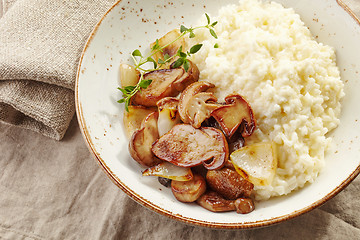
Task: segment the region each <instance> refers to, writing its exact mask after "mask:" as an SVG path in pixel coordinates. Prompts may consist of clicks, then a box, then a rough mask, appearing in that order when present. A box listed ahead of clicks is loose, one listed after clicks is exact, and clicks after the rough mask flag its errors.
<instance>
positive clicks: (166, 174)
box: [142, 162, 193, 181]
mask: <svg viewBox="0 0 360 240" xmlns="http://www.w3.org/2000/svg"><path fill="white" fill-rule="evenodd" d="M142 175H143V176H158V177H163V178H168V179H171V180H176V181H190V180H191V179H192V178H193V173H192V172H191V169H190V168H184V167H178V166H175V165H173V164H171V163H169V162H162V163H159V164H157V165H155V166H153V167H150V168H148V169H146V170H145V171H144V172H143V173H142Z"/></svg>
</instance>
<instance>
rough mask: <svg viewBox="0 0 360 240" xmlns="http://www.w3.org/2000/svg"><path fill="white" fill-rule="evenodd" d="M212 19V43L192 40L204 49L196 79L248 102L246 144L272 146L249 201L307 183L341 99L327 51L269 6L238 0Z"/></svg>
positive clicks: (283, 11)
mask: <svg viewBox="0 0 360 240" xmlns="http://www.w3.org/2000/svg"><path fill="white" fill-rule="evenodd" d="M211 19H212V21H213V20H215V17H213V16H211ZM216 20H218V22H219V23H218V24H217V25H216V27H215V30H216V33H217V35H218V39H214V38H212V37H211V36H210V35H209V33H208V31H200V32H197V34H196V38H195V39H193V40H194V42H197V43H198V42H202V43H203V44H204V45H203V47H202V49H201V50H200V51H199V52H198V53H197V54H195V55H194V56H193V59H192V60H193V61H194V62H195V63H196V64H197V66H198V67H199V70H200V80H206V81H209V82H212V83H214V84H215V85H216V87H217V88H216V90H215V91H216V92H215V93H216V95H217V96H218V98H219V99H220V100H221V99H223V98H224V97H225V96H227V95H229V94H231V93H239V94H241V95H242V96H244V97H245V98H246V99H247V100H248V101H249V103H250V105H251V106H252V108H253V110H254V113H255V116H256V119H257V123H258V128H257V130H256V132H255V134H253V135H254V136H252V137H250V139H249V138H248V139H247V140H246V141H247V142H246V143H247V144H251V142H254V141H274V142H275V143H276V144H277V146H278V169H277V171H276V175H275V178H274V180H273V182H272V184H271V185H269V186H265V187H260V186H256V187H255V190H256V199H257V200H262V199H267V198H269V197H272V196H278V195H284V194H288V193H290V192H291V191H292V190H294V189H297V188H300V187H303V186H304V184H305V183H307V182H309V183H312V182H313V181H314V180H315V179H316V177H317V176H318V174H319V173H320V171H321V169H322V168H323V166H324V164H325V161H324V155H325V152H326V150H327V149H328V148H329V144H330V142H331V139H330V138H329V137H327V136H325V134H326V133H328V132H329V131H331V130H332V129H334V128H336V127H337V125H338V124H339V119H338V117H339V114H340V99H341V98H342V97H343V95H344V92H343V82H342V81H341V79H340V74H339V70H338V68H337V66H336V62H335V52H334V49H333V48H332V47H329V46H326V45H324V44H322V43H317V42H316V41H315V40H314V38H313V37H312V35H311V33H310V31H309V29H308V28H307V27H306V26H305V25H304V23H303V22H302V21H301V19H300V17H299V15H298V14H296V13H295V12H294V11H293V10H292V9H287V8H284V7H283V6H281V5H280V4H278V3H274V2H261V1H256V0H244V1H240V2H239V5H229V6H225V7H222V8H221V9H220V10H219V15H218V16H217V17H216ZM205 21H206V20H205ZM202 22H204V19H202ZM215 43H218V45H219V48H214V44H215Z"/></svg>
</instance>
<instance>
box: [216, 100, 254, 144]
mask: <svg viewBox="0 0 360 240" xmlns="http://www.w3.org/2000/svg"><path fill="white" fill-rule="evenodd" d="M225 102H226V105H223V106H221V107H219V108H218V109H216V110H214V111H213V112H212V114H211V116H213V117H214V118H215V119H216V121H218V122H219V124H220V125H221V128H222V129H223V131H224V133H225V135H226V136H227V137H231V136H232V135H233V134H234V133H235V132H236V130H237V129H238V128H239V126H240V125H241V124H242V123H243V129H242V136H243V137H246V136H250V135H251V134H252V133H253V131H254V130H255V126H256V121H255V117H254V113H253V111H252V109H251V107H250V105H249V104H248V102H247V101H246V100H245V99H244V98H243V97H241V96H240V95H230V96H227V97H226V98H225Z"/></svg>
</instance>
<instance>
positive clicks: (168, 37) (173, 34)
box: [150, 29, 185, 62]
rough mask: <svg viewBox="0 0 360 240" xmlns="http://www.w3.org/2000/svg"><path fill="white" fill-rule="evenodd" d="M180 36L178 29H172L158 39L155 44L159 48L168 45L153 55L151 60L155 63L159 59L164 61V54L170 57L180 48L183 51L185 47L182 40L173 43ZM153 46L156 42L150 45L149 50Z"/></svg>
mask: <svg viewBox="0 0 360 240" xmlns="http://www.w3.org/2000/svg"><path fill="white" fill-rule="evenodd" d="M180 35H181V33H180V31H179V29H173V30H171V31H170V32H168V33H167V34H165V35H164V36H162V37H161V38H159V39H158V41H157V43H158V44H159V46H165V45H167V44H169V45H168V46H166V47H165V48H163V50H162V51H158V52H157V53H156V54H154V55H153V58H154V59H155V61H156V62H157V61H158V59H159V58H160V59H164V56H165V54H167V55H169V56H170V57H171V56H173V55H175V54H176V53H177V51H178V49H179V48H180V47H182V48H183V49H184V47H185V39H184V38H180V39H179V40H178V41H175V42H173V41H174V40H176V39H177V38H179V37H180ZM171 42H173V43H171ZM155 44H156V42H153V43H151V44H150V48H153V46H154V45H155Z"/></svg>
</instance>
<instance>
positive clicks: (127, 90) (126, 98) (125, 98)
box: [118, 13, 218, 112]
mask: <svg viewBox="0 0 360 240" xmlns="http://www.w3.org/2000/svg"><path fill="white" fill-rule="evenodd" d="M205 16H206V19H207V24H206V25H204V26H199V27H193V28H192V27H191V28H187V27H185V26H184V25H181V26H180V35H179V36H178V37H177V38H176V39H174V40H173V41H172V42H170V43H168V44H166V45H164V46H160V45H159V40H158V39H156V41H155V44H154V46H152V48H151V52H150V54H149V55H148V56H144V55H143V54H142V53H141V52H140V50H139V49H136V50H134V51H133V52H132V53H131V57H132V59H133V61H134V66H135V69H136V70H138V71H139V72H140V78H139V81H138V83H137V84H136V85H135V86H126V87H124V88H120V87H119V88H118V89H119V90H120V91H121V92H122V94H123V95H122V98H121V99H120V100H119V101H118V103H125V110H126V111H127V112H128V111H129V108H128V106H129V104H130V99H131V98H132V97H133V96H134V95H135V94H136V93H137V92H138V91H141V89H146V88H147V87H148V86H149V85H150V84H151V82H152V80H151V79H144V74H145V73H148V72H152V71H155V70H158V69H160V68H161V67H162V66H163V65H164V64H166V63H168V62H170V61H171V60H172V59H173V58H175V57H178V59H177V60H176V61H175V62H174V63H172V65H171V67H172V68H178V67H181V66H183V68H184V69H185V71H186V72H187V71H188V70H189V67H190V63H189V60H188V57H190V56H191V55H192V54H195V53H197V52H198V51H199V50H200V49H201V47H202V44H195V45H194V46H192V47H191V48H190V50H189V51H187V52H183V50H182V46H180V48H179V49H178V51H177V53H176V54H175V55H173V56H171V57H170V56H169V55H168V54H165V55H164V58H163V59H161V58H159V59H158V61H157V62H156V61H155V59H154V58H153V56H154V55H155V54H156V53H158V52H162V51H163V49H164V48H166V47H167V46H169V45H171V44H173V43H174V42H176V41H178V40H179V39H181V38H182V37H183V36H185V35H186V34H188V35H189V38H194V37H195V32H194V31H195V30H196V29H200V28H207V29H209V32H210V34H211V36H213V37H214V38H217V35H216V33H215V31H214V26H215V25H216V24H217V22H213V23H211V21H210V17H209V15H208V14H206V13H205ZM214 47H215V48H217V47H218V45H217V44H215V45H214ZM146 63H152V64H153V68H150V69H144V68H143V65H144V64H146Z"/></svg>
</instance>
